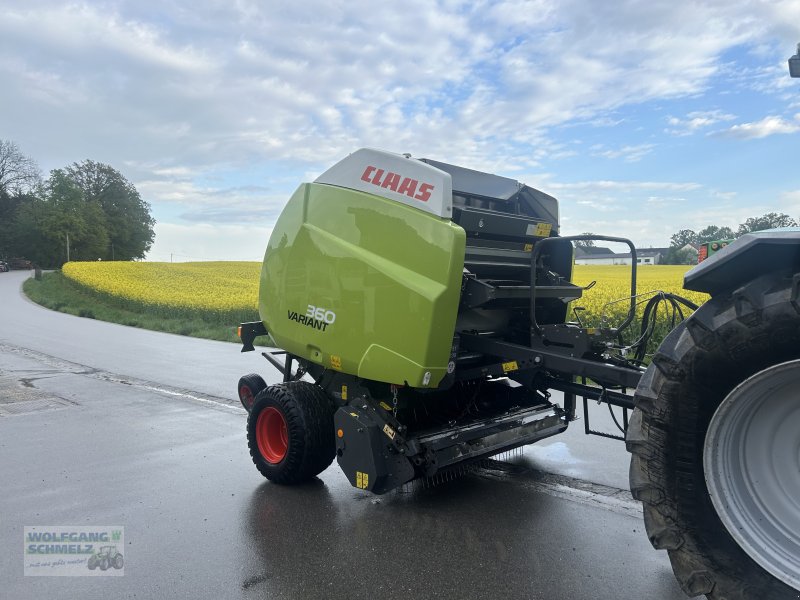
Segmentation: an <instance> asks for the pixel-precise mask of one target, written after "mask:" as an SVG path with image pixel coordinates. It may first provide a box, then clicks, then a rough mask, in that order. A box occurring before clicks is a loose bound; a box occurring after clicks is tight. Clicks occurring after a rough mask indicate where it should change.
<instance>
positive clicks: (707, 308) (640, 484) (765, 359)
mask: <svg viewBox="0 0 800 600" xmlns="http://www.w3.org/2000/svg"><path fill="white" fill-rule="evenodd" d="M799 292H800V276H794V277H792V276H791V275H788V274H783V275H781V274H771V275H766V276H763V277H760V278H759V279H756V280H754V281H752V282H750V283H748V284H747V285H745V286H743V287H742V288H740V289H738V290H736V291H734V292H732V293H726V294H722V295H719V296H716V297H714V298H713V299H712V300H710V301H708V302H707V303H706V304H704V305H703V306H701V307H700V308H699V309H698V310H697V311H696V312H695V313H694V314H693V315H692V316H691V317H690V318H689V319H687V320H686V321H685V322H684V323H682V324H681V325H680V326H679V327H678V328H676V329H675V330H674V331H673V332H672V333H671V334H670V335H669V336H667V338H666V339H665V340H664V342H663V343H662V344H661V347H660V348H659V350H658V352H657V354H656V356H655V357H654V359H653V363H652V364H651V365H650V367H649V368H648V370H647V372H646V373H645V375H644V377H643V378H642V380H641V382H640V384H639V387H638V388H637V390H636V394H635V402H636V409H635V410H634V412H633V415H632V417H631V423H630V427H629V429H628V435H627V444H626V445H627V448H628V451H629V452H631V454H632V457H631V467H630V484H631V492H632V493H633V496H634V497H635V498H636V499H637V500H640V501H641V502H642V504H643V507H644V522H645V528H646V530H647V535H648V537H649V538H650V542H651V543H652V544H653V546H654V547H655V548H657V549H664V550H667V551H668V553H669V558H670V562H671V563H672V569H673V571H674V572H675V576H676V578H677V579H678V582H679V583H680V585H681V588H682V589H683V591H684V592H685V593H686V594H687V595H689V596H698V595H701V594H705V595H706V596H707V597H708V598H710V599H714V600H750V599H759V600H784V599H788V598H799V597H800V592H798V591H797V590H794V589H792V588H790V587H789V586H787V585H786V584H784V583H783V582H781V581H779V580H778V579H776V578H775V577H773V576H772V575H770V574H769V573H768V572H767V571H765V570H764V569H762V568H761V567H760V566H759V565H758V564H757V563H756V562H755V561H754V560H752V559H751V558H750V557H749V556H748V555H747V554H746V553H745V552H744V551H743V550H742V548H741V547H740V546H739V545H738V544H737V543H736V541H735V540H734V539H733V538H732V537H731V535H730V534H729V533H728V531H727V529H726V528H725V526H724V525H723V523H722V521H721V520H720V518H719V516H718V515H717V512H716V510H715V508H714V505H713V504H712V501H711V499H710V497H709V493H708V488H707V486H706V480H705V474H704V470H703V449H704V443H705V436H706V431H707V430H708V426H709V422H710V421H711V418H712V416H713V415H714V412H715V410H716V409H717V407H718V406H719V404H720V403H721V402H722V400H723V399H724V398H725V397H726V396H727V395H728V393H729V392H730V391H731V390H732V389H733V388H734V387H735V386H737V385H738V384H739V383H741V382H742V381H743V380H745V379H747V378H748V377H750V376H751V375H753V374H755V373H758V372H760V371H763V370H764V369H765V368H767V367H769V366H772V365H775V364H778V363H782V362H785V361H788V360H792V359H796V358H798V357H800V303H799V302H798V297H799V296H800V293H799Z"/></svg>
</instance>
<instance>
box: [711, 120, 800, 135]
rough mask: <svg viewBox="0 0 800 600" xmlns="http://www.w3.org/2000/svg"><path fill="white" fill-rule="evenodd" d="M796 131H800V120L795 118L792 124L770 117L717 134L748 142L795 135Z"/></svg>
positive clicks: (741, 124)
mask: <svg viewBox="0 0 800 600" xmlns="http://www.w3.org/2000/svg"><path fill="white" fill-rule="evenodd" d="M798 131H800V119H797V118H796V119H795V122H792V121H787V120H786V119H784V118H782V117H778V116H774V115H771V116H768V117H764V118H763V119H761V120H760V121H754V122H752V123H740V124H739V125H734V126H733V127H731V128H730V129H726V130H724V131H721V132H719V135H724V136H727V137H734V138H738V139H742V140H750V139H759V138H765V137H768V136H770V135H776V134H781V133H784V134H785V133H797V132H798Z"/></svg>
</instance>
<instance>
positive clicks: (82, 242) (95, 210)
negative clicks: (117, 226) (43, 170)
mask: <svg viewBox="0 0 800 600" xmlns="http://www.w3.org/2000/svg"><path fill="white" fill-rule="evenodd" d="M46 200H47V202H48V205H49V206H48V210H47V211H46V214H47V216H46V218H45V227H46V235H47V236H48V237H49V238H50V239H52V240H54V241H55V240H58V241H63V244H64V247H65V252H66V244H67V239H69V258H70V260H97V259H98V258H103V257H104V255H105V253H106V250H107V248H108V244H109V237H108V230H107V225H106V216H105V215H104V214H103V209H102V207H101V206H100V204H99V203H98V202H97V201H95V200H91V199H87V198H86V197H85V196H84V194H83V192H82V191H81V189H80V188H79V187H78V186H77V185H76V184H75V182H74V181H72V179H71V178H70V177H69V175H68V174H67V172H66V171H64V170H61V169H56V170H54V171H52V172H51V173H50V178H49V179H48V180H47V185H46ZM65 258H66V257H65Z"/></svg>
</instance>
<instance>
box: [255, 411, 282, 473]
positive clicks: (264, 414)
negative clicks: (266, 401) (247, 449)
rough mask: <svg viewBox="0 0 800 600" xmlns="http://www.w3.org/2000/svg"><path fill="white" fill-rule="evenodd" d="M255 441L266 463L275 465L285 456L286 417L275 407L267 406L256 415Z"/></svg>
mask: <svg viewBox="0 0 800 600" xmlns="http://www.w3.org/2000/svg"><path fill="white" fill-rule="evenodd" d="M256 442H257V443H258V451H259V452H261V456H263V457H264V460H266V461H267V462H268V463H271V464H273V465H275V464H277V463H279V462H281V461H282V460H283V459H284V457H285V456H286V450H287V448H288V447H289V432H288V430H287V429H286V419H284V418H283V415H282V414H281V412H280V411H279V410H278V409H277V408H275V407H273V406H268V407H267V408H265V409H264V410H262V411H261V414H259V415H258V420H257V421H256Z"/></svg>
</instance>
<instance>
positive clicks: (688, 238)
mask: <svg viewBox="0 0 800 600" xmlns="http://www.w3.org/2000/svg"><path fill="white" fill-rule="evenodd" d="M779 227H797V221H796V220H794V219H793V218H792V217H790V216H789V215H787V214H785V213H776V212H770V213H766V214H764V215H762V216H760V217H750V218H749V219H747V220H746V221H745V222H744V223H741V224H740V225H739V227H738V229H736V230H735V231H734V230H733V229H731V228H730V227H718V226H716V225H709V226H708V227H705V228H703V229H701V230H700V231H699V232H695V231H694V230H692V229H681V230H680V231H678V232H677V233H675V234H673V235H672V237H671V238H670V244H669V252H668V253H667V256H666V257H665V260H664V263H665V264H672V265H687V264H693V263H695V262H697V253H696V252H694V251H693V250H690V249H689V248H687V246H688V245H691V246H693V247H695V248H696V247H697V246H699V245H700V244H705V243H706V242H716V241H720V240H732V239H736V238H738V237H739V236H742V235H744V234H745V233H752V232H754V231H763V230H765V229H776V228H779Z"/></svg>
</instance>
